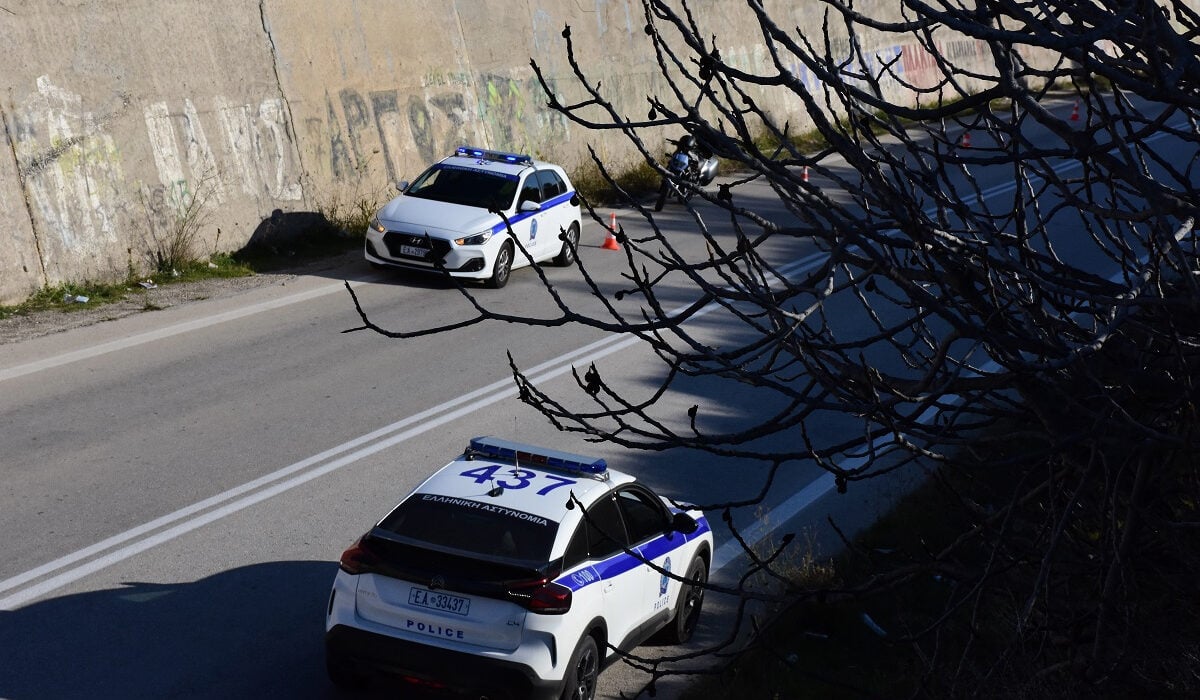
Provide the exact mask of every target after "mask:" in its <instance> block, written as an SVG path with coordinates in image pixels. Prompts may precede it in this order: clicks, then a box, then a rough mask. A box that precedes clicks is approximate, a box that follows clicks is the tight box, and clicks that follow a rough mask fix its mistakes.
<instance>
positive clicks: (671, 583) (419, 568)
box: [325, 437, 713, 700]
mask: <svg viewBox="0 0 1200 700" xmlns="http://www.w3.org/2000/svg"><path fill="white" fill-rule="evenodd" d="M712 553H713V538H712V532H711V530H710V529H709V525H708V521H707V520H706V519H705V517H704V515H703V514H702V513H701V512H699V511H695V510H683V509H680V508H676V507H673V506H671V505H670V504H669V502H667V501H666V500H664V499H662V498H661V497H659V496H656V495H655V494H653V493H652V492H651V491H650V490H649V489H647V488H646V487H645V486H642V485H641V484H639V483H637V482H636V481H635V480H634V478H633V477H632V476H629V475H628V474H622V473H621V472H618V471H615V470H612V469H608V468H607V465H606V464H605V462H604V460H603V459H596V458H592V457H584V456H582V455H576V454H570V453H567V452H560V451H557V450H547V449H542V448H538V447H532V446H529V445H524V444H520V443H515V442H510V441H508V440H501V439H498V438H493V437H480V438H475V439H472V440H471V441H470V444H469V445H468V446H467V448H466V450H465V452H464V453H463V454H462V455H460V456H459V457H457V458H455V459H454V461H452V462H450V463H449V464H447V465H446V466H444V467H442V468H441V469H440V470H438V471H437V472H436V473H435V474H434V475H433V476H431V477H429V478H428V479H427V480H426V481H425V482H424V483H422V484H421V485H420V486H418V487H417V488H416V489H415V490H414V491H413V492H412V493H410V494H409V495H408V496H407V497H405V498H404V500H402V501H401V502H400V504H399V505H397V506H396V507H395V508H394V509H393V510H392V512H390V513H389V514H388V515H387V516H385V517H384V518H383V519H382V520H380V521H379V523H378V524H376V525H375V526H374V527H373V528H371V529H370V530H369V531H368V532H367V533H366V534H364V535H363V536H362V537H361V538H359V540H358V541H357V542H356V543H355V544H354V545H353V546H351V547H350V548H349V549H347V550H346V551H345V552H343V553H342V557H341V562H340V568H339V571H338V573H337V576H336V577H335V579H334V582H333V591H332V593H331V594H330V597H329V604H328V608H327V614H326V624H325V629H326V633H325V652H326V667H327V669H328V672H329V676H330V678H331V680H332V681H333V682H334V683H335V684H336V685H339V686H343V687H347V686H348V687H357V686H361V685H364V684H365V683H366V681H367V680H368V677H369V675H370V674H372V673H373V672H383V673H386V674H390V675H392V676H394V677H398V678H401V679H404V680H406V681H408V682H409V683H413V684H415V685H417V686H419V687H420V688H423V689H426V690H430V689H438V690H444V691H449V692H453V693H464V694H466V693H469V694H471V695H472V696H473V697H487V698H493V699H494V698H506V697H507V698H517V697H520V698H526V697H533V698H567V699H570V700H590V699H591V698H593V697H594V696H595V692H596V679H597V676H598V675H599V673H600V670H601V669H602V668H603V667H604V666H605V664H606V663H608V662H611V661H613V660H615V659H616V658H618V655H617V653H616V651H614V649H613V648H614V647H615V648H616V649H620V650H623V651H627V650H629V649H631V648H633V647H634V646H636V645H637V644H639V643H641V642H642V641H644V640H645V639H647V638H648V637H650V636H651V635H654V634H655V633H658V634H660V635H661V636H663V637H664V638H666V639H667V640H668V641H672V642H676V643H680V642H684V641H686V640H687V639H688V638H690V637H691V635H692V632H693V630H694V629H695V627H696V621H697V619H698V618H699V615H700V607H701V603H702V602H703V599H704V583H705V582H706V581H707V579H708V568H709V565H710V563H711V561H712Z"/></svg>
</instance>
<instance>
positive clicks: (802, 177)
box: [800, 165, 808, 182]
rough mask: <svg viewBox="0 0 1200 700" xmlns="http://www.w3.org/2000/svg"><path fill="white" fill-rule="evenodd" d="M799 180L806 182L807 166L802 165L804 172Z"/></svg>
mask: <svg viewBox="0 0 1200 700" xmlns="http://www.w3.org/2000/svg"><path fill="white" fill-rule="evenodd" d="M800 179H801V180H804V181H805V182H808V166H807V165H806V166H804V174H803V175H801V176H800Z"/></svg>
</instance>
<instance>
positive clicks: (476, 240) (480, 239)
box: [454, 229, 492, 245]
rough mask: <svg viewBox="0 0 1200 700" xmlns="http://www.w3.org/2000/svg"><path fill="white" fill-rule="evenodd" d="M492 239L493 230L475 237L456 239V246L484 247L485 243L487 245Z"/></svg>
mask: <svg viewBox="0 0 1200 700" xmlns="http://www.w3.org/2000/svg"><path fill="white" fill-rule="evenodd" d="M491 237H492V231H491V229H488V230H487V231H484V232H483V233H477V234H475V235H474V236H463V237H462V238H455V239H454V243H455V244H456V245H483V244H484V243H487V242H488V241H489V240H490V239H491Z"/></svg>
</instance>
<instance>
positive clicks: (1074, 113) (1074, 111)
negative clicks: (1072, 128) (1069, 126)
mask: <svg viewBox="0 0 1200 700" xmlns="http://www.w3.org/2000/svg"><path fill="white" fill-rule="evenodd" d="M1071 121H1073V122H1077V121H1079V100H1075V106H1074V107H1073V108H1072V109H1071Z"/></svg>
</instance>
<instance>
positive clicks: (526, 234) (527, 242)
mask: <svg viewBox="0 0 1200 700" xmlns="http://www.w3.org/2000/svg"><path fill="white" fill-rule="evenodd" d="M526 202H532V203H534V204H537V205H538V206H539V207H540V206H541V203H542V190H541V187H540V186H539V184H538V179H537V171H533V172H530V173H529V174H528V175H526V176H525V180H524V181H523V182H522V183H521V189H520V192H519V194H518V196H517V211H516V213H514V214H513V216H512V218H511V222H512V229H513V234H514V236H515V237H516V239H517V240H518V241H520V243H521V245H522V246H524V248H525V250H526V251H528V252H529V255H530V256H532V257H533V259H534V260H539V259H540V258H541V257H542V255H541V253H542V249H543V248H544V247H545V242H544V241H543V239H544V238H545V237H546V236H547V235H549V233H550V232H549V230H548V227H546V226H545V221H544V220H545V218H546V213H545V212H543V211H541V210H540V209H538V210H536V211H522V206H523V205H524V204H525V203H526ZM515 256H516V257H515V258H514V260H513V266H514V267H520V266H522V265H528V264H529V261H528V260H526V259H525V256H524V255H522V254H521V252H520V251H519V250H518V251H516V253H515Z"/></svg>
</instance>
